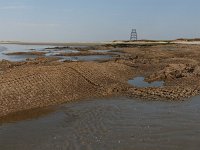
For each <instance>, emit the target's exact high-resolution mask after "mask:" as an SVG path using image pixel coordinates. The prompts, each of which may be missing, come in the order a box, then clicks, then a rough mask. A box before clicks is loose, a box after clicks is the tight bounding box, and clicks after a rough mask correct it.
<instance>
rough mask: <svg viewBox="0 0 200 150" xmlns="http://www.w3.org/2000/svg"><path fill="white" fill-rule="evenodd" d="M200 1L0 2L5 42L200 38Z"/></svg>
mask: <svg viewBox="0 0 200 150" xmlns="http://www.w3.org/2000/svg"><path fill="white" fill-rule="evenodd" d="M199 17H200V0H0V40H21V41H66V42H72V41H108V40H117V39H119V40H120V39H124V40H126V39H128V38H129V34H130V31H131V28H136V29H137V30H138V34H139V38H140V39H174V38H180V37H186V38H193V37H200V19H199Z"/></svg>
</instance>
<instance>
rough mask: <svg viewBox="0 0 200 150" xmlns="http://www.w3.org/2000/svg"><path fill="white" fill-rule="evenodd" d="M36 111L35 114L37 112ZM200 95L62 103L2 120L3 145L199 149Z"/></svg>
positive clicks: (55, 149)
mask: <svg viewBox="0 0 200 150" xmlns="http://www.w3.org/2000/svg"><path fill="white" fill-rule="evenodd" d="M36 116H37V115H36ZM198 118H200V101H199V97H195V98H193V99H192V100H191V101H187V102H177V103H175V102H174V103H173V102H168V103H167V102H159V101H154V102H149V101H148V102H147V101H137V100H134V99H128V98H112V99H104V100H91V101H82V102H75V103H70V104H64V105H61V106H60V107H57V110H56V111H53V112H49V114H46V115H45V116H43V115H42V116H40V117H38V116H37V117H34V118H31V119H29V120H27V119H26V120H24V121H23V120H21V121H16V122H14V123H4V124H1V125H0V147H1V149H2V150H11V149H12V150H19V149H20V150H27V149H28V150H35V149H40V150H47V149H48V150H64V149H69V150H70V149H71V150H93V149H95V150H102V149H104V150H110V149H115V150H123V149H126V150H132V149H139V150H147V149H162V150H174V149H181V150H188V149H193V150H198V149H199V147H200V144H199V143H200V120H199V119H198Z"/></svg>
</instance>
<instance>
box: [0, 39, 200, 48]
mask: <svg viewBox="0 0 200 150" xmlns="http://www.w3.org/2000/svg"><path fill="white" fill-rule="evenodd" d="M0 44H17V45H52V46H98V45H106V44H130V45H132V44H138V45H139V44H200V39H177V40H138V41H129V40H127V41H125V40H115V41H108V42H68V43H67V42H66V43H65V42H18V41H0Z"/></svg>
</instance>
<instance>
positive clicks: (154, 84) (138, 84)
mask: <svg viewBox="0 0 200 150" xmlns="http://www.w3.org/2000/svg"><path fill="white" fill-rule="evenodd" d="M128 83H129V84H131V85H133V86H136V87H162V86H163V84H164V82H163V81H155V82H151V83H148V82H145V81H144V77H136V78H134V79H132V80H129V81H128Z"/></svg>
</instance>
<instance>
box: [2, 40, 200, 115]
mask: <svg viewBox="0 0 200 150" xmlns="http://www.w3.org/2000/svg"><path fill="white" fill-rule="evenodd" d="M103 47H104V48H105V47H106V46H103ZM114 47H115V48H116V47H117V45H115V46H114ZM119 47H120V49H122V52H123V53H122V55H119V56H116V57H115V58H112V59H110V60H108V61H102V62H100V61H99V62H58V61H56V59H55V58H37V59H31V60H27V61H26V62H9V61H5V60H4V61H1V62H0V86H1V88H0V116H4V115H7V114H10V113H14V112H18V111H22V110H28V109H34V108H40V107H45V106H49V105H55V104H60V103H65V102H70V101H75V100H83V99H86V98H95V97H106V96H114V95H115V96H116V95H118V96H130V97H136V98H144V99H149V100H152V99H154V100H162V99H163V100H183V99H186V98H189V97H191V96H195V95H198V94H199V93H200V64H199V62H200V46H198V45H181V44H163V45H148V46H146V45H145V46H143V45H138V46H137V45H135V46H132V47H128V46H127V45H126V46H125V47H123V46H122V45H120V46H119ZM98 48H99V47H98ZM109 48H111V45H109ZM85 53H86V52H85ZM137 76H143V77H145V80H146V81H148V82H152V81H159V80H163V81H165V85H164V86H163V87H156V88H152V87H148V88H138V87H134V86H132V85H129V84H128V80H129V79H132V78H134V77H137Z"/></svg>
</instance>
